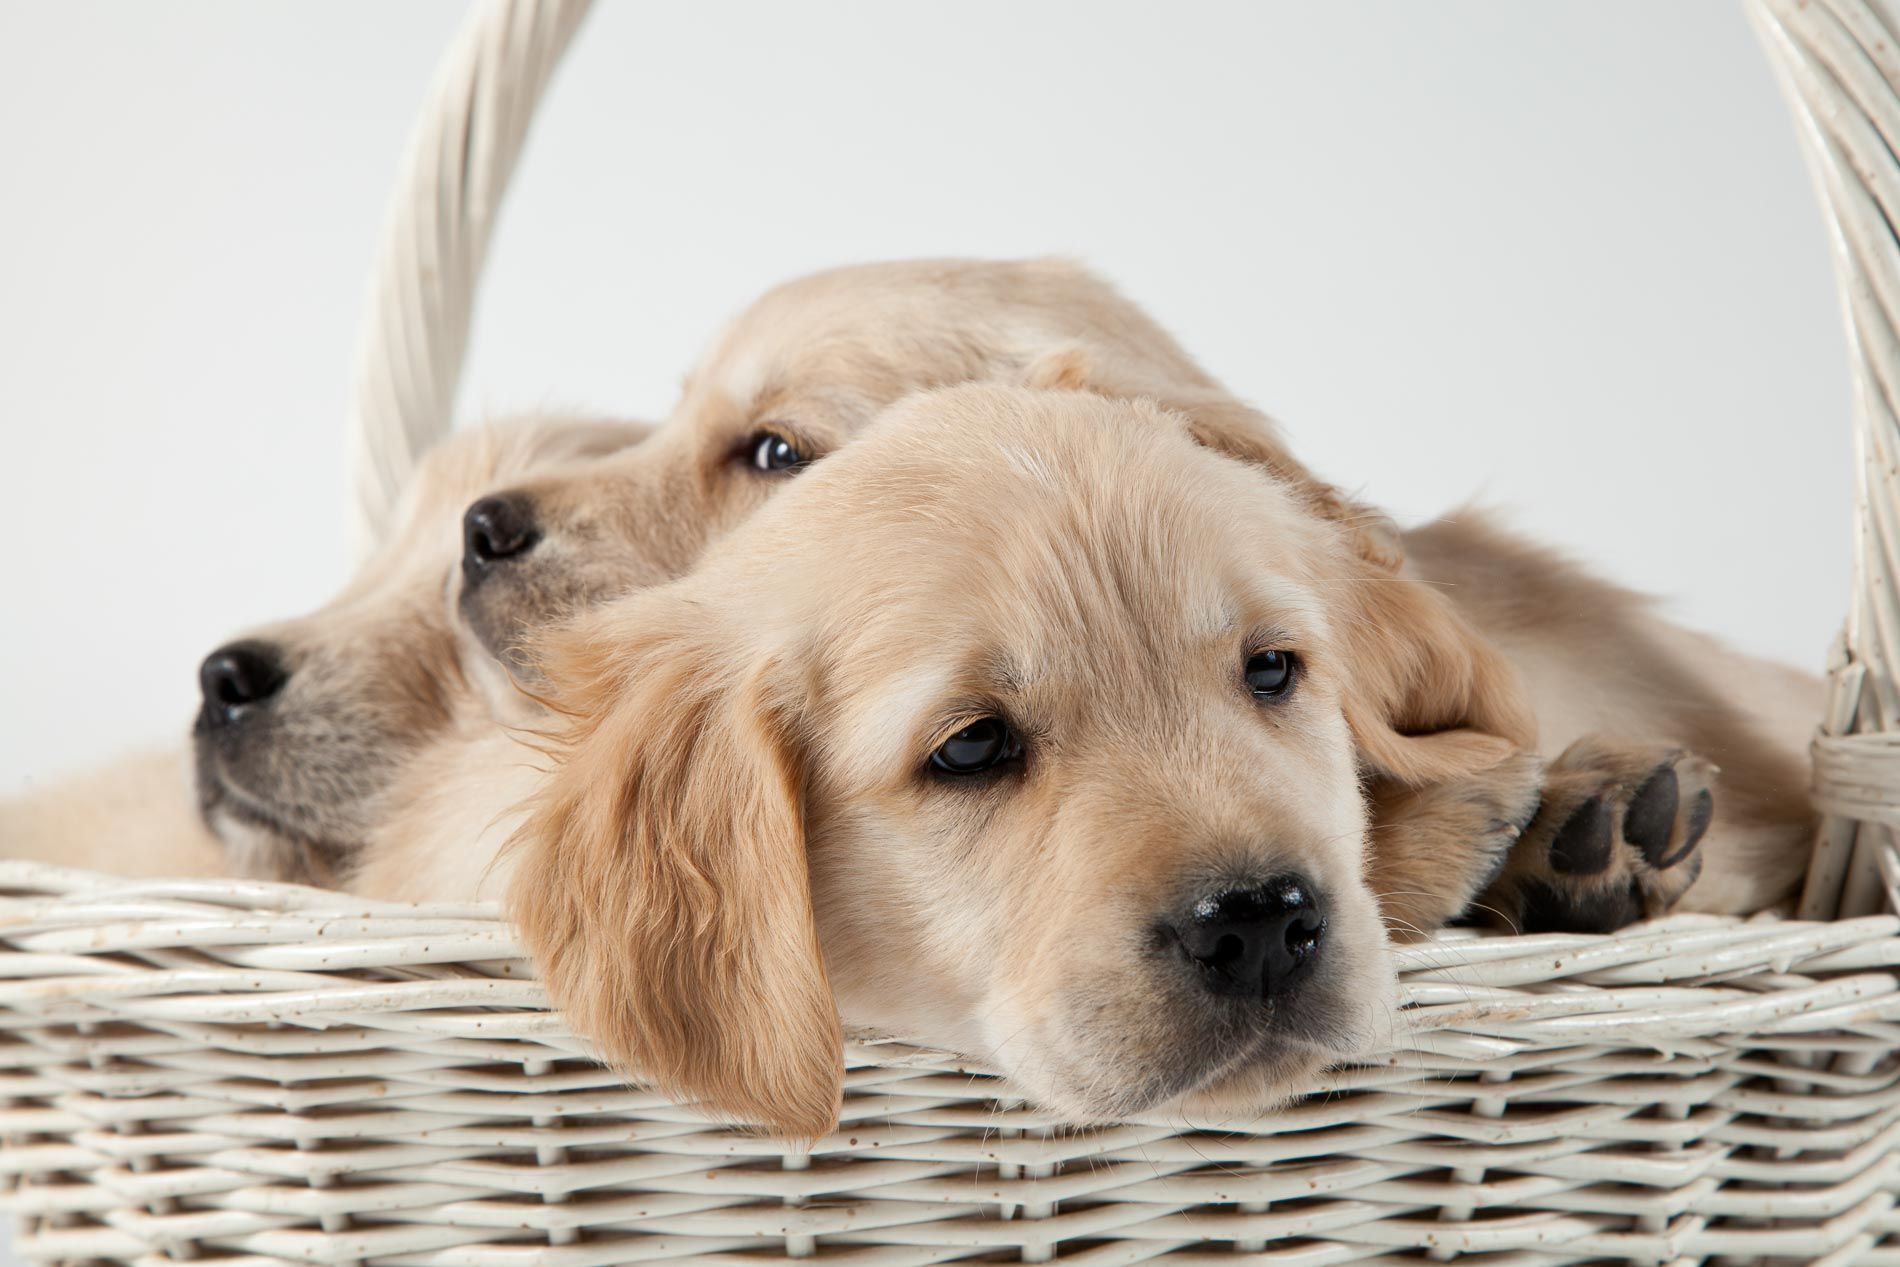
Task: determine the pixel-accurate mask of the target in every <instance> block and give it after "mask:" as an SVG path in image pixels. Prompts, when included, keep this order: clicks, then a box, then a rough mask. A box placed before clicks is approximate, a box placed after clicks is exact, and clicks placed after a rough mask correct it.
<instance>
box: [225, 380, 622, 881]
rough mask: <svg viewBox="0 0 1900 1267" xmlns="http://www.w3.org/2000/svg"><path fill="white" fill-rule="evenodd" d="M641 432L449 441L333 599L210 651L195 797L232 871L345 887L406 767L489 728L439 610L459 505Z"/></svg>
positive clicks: (521, 427) (568, 430)
mask: <svg viewBox="0 0 1900 1267" xmlns="http://www.w3.org/2000/svg"><path fill="white" fill-rule="evenodd" d="M646 434H647V428H646V427H645V426H643V425H641V424H638V423H631V422H609V421H600V420H593V419H577V418H533V419H527V420H524V421H518V422H514V423H511V424H505V425H496V426H487V427H479V428H474V429H471V430H468V431H465V432H460V433H457V434H456V435H453V436H451V437H450V438H448V439H446V440H444V441H443V442H442V443H441V444H439V445H438V446H437V447H436V448H435V449H434V450H433V451H432V452H430V453H429V454H428V456H427V457H426V458H425V459H424V460H423V462H422V463H421V465H420V466H419V468H418V469H417V472H416V476H415V479H414V480H413V482H412V483H411V485H410V486H409V488H408V489H407V490H406V491H405V493H404V495H403V500H402V504H401V507H400V508H399V511H398V515H397V520H396V527H395V530H394V532H393V533H392V535H391V537H390V539H389V541H388V542H387V543H385V544H384V545H383V547H382V548H381V549H380V550H379V551H378V552H377V553H376V555H375V556H374V557H373V558H371V559H370V560H369V561H368V562H367V563H365V565H364V566H363V567H362V569H361V570H360V571H359V572H358V574H357V575H356V576H355V577H354V578H353V579H352V580H351V582H350V583H349V585H348V586H347V587H346V588H345V589H344V590H343V592H342V593H341V594H339V595H337V597H336V598H334V599H333V600H331V601H330V602H329V603H327V604H325V605H324V606H323V607H320V608H318V609H317V610H316V611H314V612H312V613H310V614H309V615H307V616H304V617H301V618H299V619H296V620H289V621H283V622H280V623H278V624H274V625H269V626H266V627H264V628H261V629H255V630H252V631H250V632H249V633H247V634H245V635H244V636H243V637H241V638H238V639H237V640H235V641H233V642H230V643H227V644H226V645H224V646H222V647H219V648H218V649H217V650H215V651H213V652H212V653H211V654H210V655H209V656H207V657H206V658H205V660H204V663H203V665H202V666H201V667H200V670H199V679H200V684H201V687H202V695H203V704H202V707H201V709H200V711H199V714H198V718H197V721H196V723H195V726H194V728H193V732H192V743H193V750H194V754H195V762H196V769H197V795H198V802H199V810H200V813H201V815H202V818H203V820H204V822H205V823H206V824H208V825H209V827H210V828H211V830H212V831H213V832H214V833H215V834H216V835H217V837H218V838H219V839H220V840H222V841H223V842H224V845H225V848H226V853H227V864H226V865H227V866H228V867H229V869H230V870H231V871H232V873H234V874H240V875H247V876H252V877H256V878H262V879H277V880H294V881H300V882H304V883H312V884H324V885H335V884H340V883H343V882H345V881H346V880H347V877H348V875H349V873H350V872H351V871H352V870H353V868H354V867H355V866H356V865H357V863H358V860H359V859H358V855H359V853H360V849H361V846H362V843H363V841H364V840H365V839H366V838H367V836H368V835H369V833H370V832H371V830H372V829H373V828H374V827H375V826H376V825H378V824H379V823H381V822H382V821H383V820H384V819H385V818H386V817H387V816H388V815H389V814H390V813H391V812H392V806H391V802H390V800H389V793H390V789H391V787H392V785H394V784H395V783H396V782H397V780H398V779H399V778H400V776H401V775H402V773H403V771H404V770H405V768H406V767H407V766H409V765H410V764H412V763H414V762H416V761H418V760H421V759H423V758H424V757H426V755H427V754H429V753H430V752H432V751H433V750H434V749H435V748H436V747H437V746H439V745H441V744H442V743H444V742H446V741H447V738H448V737H449V736H451V735H452V734H454V733H456V732H457V730H458V728H461V727H466V726H470V725H482V726H488V727H490V728H492V726H493V723H492V722H491V721H490V720H489V719H488V717H487V712H486V708H485V705H484V704H483V703H482V701H481V699H480V697H479V696H478V695H477V694H476V693H475V692H474V691H473V690H472V689H471V687H470V680H469V677H468V676H467V674H466V673H465V672H464V667H463V665H462V663H461V661H460V659H459V658H458V647H459V644H458V642H457V637H456V631H455V620H454V617H453V613H452V609H451V607H450V598H449V593H450V584H451V580H452V578H454V577H455V576H456V575H457V573H458V571H459V568H460V559H461V554H462V533H461V527H460V522H461V513H462V509H463V508H464V507H465V506H467V504H468V503H469V501H470V500H471V499H473V498H476V497H478V496H480V495H481V493H482V492H483V491H485V490H487V489H490V488H493V487H495V486H496V485H498V484H508V483H513V482H516V481H519V480H521V479H524V478H527V477H528V476H530V475H532V474H535V473H537V472H540V471H550V470H556V469H560V468H562V467H564V466H567V465H570V464H574V463H583V462H586V461H590V460H599V459H600V458H602V457H603V456H604V455H607V454H611V453H614V452H616V451H618V450H621V449H624V448H627V447H628V446H630V445H634V444H636V443H637V442H639V441H640V440H642V439H643V438H644V437H645V436H646Z"/></svg>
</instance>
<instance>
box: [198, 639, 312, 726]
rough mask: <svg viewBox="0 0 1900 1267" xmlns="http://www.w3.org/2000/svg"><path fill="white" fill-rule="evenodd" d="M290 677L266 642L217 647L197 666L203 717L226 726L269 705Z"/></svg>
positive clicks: (281, 661)
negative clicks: (202, 700) (258, 708)
mask: <svg viewBox="0 0 1900 1267" xmlns="http://www.w3.org/2000/svg"><path fill="white" fill-rule="evenodd" d="M289 678H290V674H289V673H288V672H287V671H286V670H285V669H284V662H283V657H282V656H281V655H279V654H278V651H277V649H276V648H275V647H273V646H271V645H270V644H269V643H265V642H233V643H231V644H230V645H228V646H223V647H219V648H218V649H217V650H216V651H213V652H212V653H211V654H210V655H208V656H206V657H205V659H204V663H203V664H201V665H199V666H198V689H199V691H200V692H202V693H203V695H204V712H205V717H206V718H208V719H209V720H210V721H212V722H213V723H215V724H217V725H223V726H228V725H230V724H232V723H233V722H235V721H237V720H238V718H240V717H242V716H243V715H244V714H245V713H246V712H248V711H249V710H251V709H253V708H255V707H257V706H258V705H260V704H264V703H267V702H269V700H270V699H271V697H272V696H274V695H276V694H277V692H279V691H281V690H283V689H284V683H285V682H286V681H288V680H289Z"/></svg>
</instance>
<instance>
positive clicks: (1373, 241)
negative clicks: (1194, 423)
mask: <svg viewBox="0 0 1900 1267" xmlns="http://www.w3.org/2000/svg"><path fill="white" fill-rule="evenodd" d="M461 10H462V5H461V4H460V3H456V2H447V3H445V2H442V0H430V2H427V3H424V2H420V0H408V2H406V3H403V4H388V3H368V2H361V0H359V2H354V3H334V2H330V0H324V2H321V3H319V2H316V0H311V2H309V3H295V4H268V5H265V4H255V3H245V2H232V3H217V4H211V3H181V2H174V3H170V4H165V5H151V4H144V3H112V4H101V3H92V2H79V3H76V2H73V0H62V2H61V3H58V4H53V3H36V4H27V3H10V2H9V3H4V5H3V6H0V195H4V196H3V197H0V229H3V230H4V231H3V232H0V427H4V428H5V430H4V445H0V494H3V496H4V500H3V501H0V543H3V545H4V549H3V552H0V557H3V558H4V560H5V563H4V567H5V580H4V583H0V664H3V665H4V671H0V718H4V725H0V793H4V792H6V791H9V790H12V789H17V788H19V787H22V786H24V785H25V784H26V783H28V782H30V781H32V780H35V779H38V778H43V777H45V776H47V775H49V774H52V773H55V772H57V771H60V770H64V769H69V768H74V767H77V766H80V765H83V764H85V763H87V762H89V761H93V760H96V759H100V758H102V757H104V756H107V755H109V754H110V753H112V752H114V751H116V750H119V749H122V748H125V747H127V746H129V745H132V744H136V743H144V742H149V741H162V740H166V739H168V738H171V737H173V736H176V735H178V734H179V733H180V732H181V731H182V728H183V727H184V725H185V724H186V722H187V720H188V718H189V716H190V714H191V712H192V708H193V671H194V666H195V664H196V662H197V660H198V659H199V657H200V656H202V655H203V654H204V652H206V651H207V650H209V649H210V648H211V647H212V646H213V645H215V644H216V643H217V642H218V641H220V640H221V639H222V638H224V637H226V636H227V635H229V634H230V633H232V632H235V631H237V630H239V629H241V628H243V627H244V626H246V625H247V624H249V623H251V622H254V621H258V620H262V619H267V618H275V617H279V616H284V615H288V614H291V613H294V612H297V611H301V610H303V609H306V608H308V607H310V606H313V605H314V604H316V603H317V602H319V601H321V600H322V599H323V598H324V597H325V596H326V595H327V594H328V593H329V592H330V591H331V590H333V589H334V588H335V587H336V586H337V585H338V584H339V583H340V581H341V580H342V578H343V576H344V572H345V560H344V553H343V544H342V533H341V531H340V524H341V506H342V503H343V488H342V445H341V439H340V436H341V432H340V421H341V417H342V414H343V407H344V401H345V396H346V392H347V389H348V371H349V365H350V360H351V351H352V346H353V340H354V331H355V326H356V321H357V317H358V315H359V309H360V307H361V304H362V301H363V297H364V294H365V284H366V277H367V271H368V267H369V263H370V260H371V258H372V254H373V250H374V246H375V242H376V231H377V228H378V226H379V223H380V221H381V217H382V211H383V206H384V199H385V196H386V194H387V191H388V189H389V186H390V182H391V178H392V175H393V172H394V169H395V165H396V160H397V156H398V153H399V151H400V148H401V145H402V141H403V139H404V136H405V134H406V132H407V129H408V127H409V124H410V121H411V118H412V115H413V112H414V111H415V109H416V107H417V105H418V104H419V102H420V99H421V96H422V94H423V91H424V88H425V85H426V84H427V82H428V79H429V76H430V73H431V70H432V67H433V65H434V62H435V59H436V57H437V54H438V53H439V51H440V50H441V49H442V48H443V46H444V45H445V44H446V42H447V41H448V39H449V36H450V33H451V31H452V30H453V28H454V26H455V24H456V21H457V19H458V17H459V16H460V13H461ZM1043 252H1061V253H1068V254H1073V255H1076V256H1079V257H1081V258H1082V259H1084V260H1086V261H1087V262H1089V263H1091V264H1093V265H1094V266H1096V267H1098V268H1099V269H1101V270H1103V271H1104V272H1106V273H1107V274H1108V275H1109V276H1111V277H1113V278H1115V279H1116V280H1118V281H1119V282H1121V283H1122V284H1123V285H1124V286H1125V287H1126V289H1127V290H1128V291H1129V292H1130V293H1131V294H1132V295H1133V296H1134V297H1135V298H1137V299H1138V300H1140V301H1142V302H1143V303H1145V304H1147V305H1148V306H1149V307H1150V308H1151V309H1152V310H1153V311H1155V312H1156V313H1157V314H1158V315H1159V316H1160V317H1161V318H1162V320H1163V321H1164V322H1165V323H1167V324H1168V325H1170V326H1171V327H1172V328H1173V329H1175V330H1176V331H1177V332H1178V333H1179V334H1180V335H1181V336H1182V338H1183V339H1184V341H1185V342H1186V343H1187V345H1188V346H1189V347H1190V348H1192V349H1194V350H1195V351H1196V352H1197V353H1198V354H1199V355H1200V356H1201V357H1202V358H1203V359H1204V360H1205V361H1206V362H1207V363H1208V365H1209V366H1210V367H1211V368H1212V369H1213V370H1214V371H1215V372H1216V373H1217V374H1219V375H1220V376H1222V377H1223V378H1225V379H1226V380H1227V381H1228V382H1229V383H1230V384H1231V385H1232V386H1234V387H1235V388H1236V389H1237V390H1239V391H1240V392H1241V393H1242V394H1244V395H1246V396H1248V397H1250V398H1252V399H1254V400H1255V401H1257V402H1258V403H1260V404H1261V405H1263V406H1265V407H1266V408H1268V409H1270V410H1271V411H1273V412H1275V413H1276V414H1278V415H1280V416H1281V417H1282V418H1284V419H1285V421H1286V422H1287V423H1288V425H1289V427H1290V428H1291V430H1292V433H1293V435H1294V437H1295V439H1296V442H1297V444H1298V446H1299V448H1300V450H1301V451H1302V452H1303V454H1304V455H1305V456H1306V457H1307V458H1308V459H1309V460H1310V461H1311V462H1312V463H1313V465H1315V466H1316V467H1317V468H1319V469H1320V470H1322V471H1323V472H1325V473H1326V474H1328V475H1330V476H1332V477H1333V478H1335V479H1337V480H1339V481H1341V482H1343V483H1346V484H1349V485H1354V486H1358V487H1361V488H1363V489H1364V490H1365V491H1366V492H1367V494H1369V495H1370V497H1371V498H1372V499H1373V500H1375V501H1379V502H1382V503H1384V504H1386V505H1388V506H1390V507H1392V508H1394V509H1396V510H1398V511H1400V512H1401V513H1403V514H1404V515H1407V516H1412V517H1417V516H1422V515H1425V514H1428V513H1431V512H1434V511H1437V510H1441V509H1444V508H1447V507H1449V506H1451V505H1453V504H1455V503H1457V502H1459V501H1461V500H1462V499H1466V498H1470V497H1472V496H1474V495H1481V496H1482V497H1484V498H1486V499H1488V500H1492V501H1496V502H1501V503H1504V504H1506V505H1509V506H1511V507H1514V508H1516V510H1517V511H1518V513H1519V516H1520V518H1521V521H1522V522H1523V523H1524V524H1525V525H1526V526H1527V527H1529V528H1530V529H1531V530H1533V531H1535V532H1536V533H1538V534H1540V535H1542V536H1544V537H1546V538H1549V539H1552V540H1555V541H1558V542H1561V543H1563V544H1565V545H1566V546H1568V547H1569V548H1570V549H1572V550H1573V551H1575V552H1576V553H1578V554H1581V555H1583V556H1585V557H1587V558H1589V559H1591V560H1593V561H1594V562H1596V563H1598V564H1600V565H1601V566H1602V567H1603V568H1604V569H1605V570H1607V571H1608V572H1610V573H1611V574H1612V575H1614V576H1616V577H1619V578H1621V579H1623V580H1625V581H1627V582H1629V583H1632V584H1634V585H1637V586H1639V587H1641V588H1644V589H1647V590H1650V591H1654V592H1656V593H1659V594H1664V595H1667V596H1669V598H1670V601H1671V608H1672V610H1673V611H1675V612H1676V613H1678V614H1679V615H1680V616H1681V617H1682V618H1683V619H1684V620H1686V621H1689V622H1691V623H1693V624H1695V625H1698V626H1702V627H1705V628H1708V629H1712V630H1715V631H1718V632H1720V633H1722V634H1724V635H1726V636H1728V637H1729V638H1731V639H1733V640H1734V641H1736V642H1739V643H1741V644H1742V645H1743V646H1745V647H1748V648H1750V649H1753V650H1755V651H1758V652H1762V653H1766V654H1769V655H1774V656H1780V657H1786V658H1789V659H1791V660H1794V661H1798V662H1801V663H1804V664H1808V665H1815V666H1818V665H1819V663H1820V662H1821V659H1822V656H1823V653H1824V650H1825V646H1826V643H1827V640H1828V639H1829V638H1830V637H1831V636H1832V633H1833V631H1834V629H1835V627H1836V625H1837V623H1838V620H1839V616H1840V613H1841V611H1842V609H1843V606H1844V602H1845V589H1846V577H1847V561H1848V557H1849V535H1848V520H1847V506H1848V499H1849V492H1850V483H1849V466H1848V427H1847V409H1848V399H1847V391H1846V387H1845V381H1846V370H1845V354H1844V351H1843V346H1842V337H1841V334H1840V331H1839V323H1838V316H1837V311H1836V307H1835V300H1834V297H1833V288H1832V281H1831V279H1830V276H1829V273H1828V259H1827V255H1826V249H1825V239H1824V237H1823V234H1822V230H1821V223H1820V218H1819V215H1818V213H1817V211H1816V210H1815V208H1814V206H1813V204H1812V198H1811V194H1810V189H1809V185H1808V181H1807V177H1806V174H1805V172H1804V170H1803V168H1802V166H1801V163H1800V159H1799V155H1798V153H1797V150H1796V146H1795V141H1794V133H1793V129H1792V126H1791V124H1790V122H1789V120H1788V116H1787V114H1786V111H1785V110H1784V108H1783V107H1782V105H1781V103H1780V100H1779V98H1778V97H1777V95H1776V91H1775V88H1774V85H1773V83H1772V81H1771V79H1770V76H1769V73H1768V71H1767V70H1766V68H1765V64H1764V62H1763V59H1762V56H1761V54H1760V52H1759V50H1758V49H1757V47H1756V45H1755V42H1754V39H1753V36H1752V33H1751V32H1750V31H1749V29H1748V28H1747V26H1746V24H1745V22H1744V20H1743V18H1742V16H1741V13H1740V10H1739V6H1738V5H1736V4H1732V3H1730V2H1729V0H1693V2H1691V0H1670V2H1669V3H1667V4H1659V3H1655V2H1654V0H1615V2H1610V0H1568V2H1561V3H1560V2H1557V0H1543V2H1542V3H1539V4H1536V5H1526V4H1521V3H1510V2H1508V0H1498V2H1496V3H1446V2H1444V0H1440V2H1439V3H1436V4H1433V5H1418V4H1407V3H1401V2H1394V3H1380V4H1366V3H1353V4H1332V5H1315V4H1310V3H1301V4H1291V3H1282V4H1260V3H1220V4H1214V3H1175V4H1169V5H1152V4H1134V3H1125V4H1102V3H1088V4H1082V3H1074V4H1068V3H1064V4H1055V3H1049V4H1034V3H1020V2H1011V3H991V2H985V0H978V2H972V0H959V3H955V4H899V5H888V4H879V3H869V2H856V0H854V2H851V3H832V4H825V5H821V6H814V5H783V4H766V3H738V2H712V3H707V2H703V0H702V2H701V3H695V4H692V5H682V4H634V3H626V2H622V3H613V2H611V0H610V2H608V3H604V4H603V5H602V7H601V8H600V10H599V11H598V12H597V13H596V14H595V15H594V17H593V18H592V19H591V20H590V25H589V26H588V27H587V28H586V29H584V30H583V32H582V35H581V38H580V40H579V42H578V45H577V46H576V49H575V51H574V53H573V55H572V56H571V57H570V59H569V61H568V63H567V65H566V67H565V69H564V70H563V72H562V74H561V77H560V78H559V79H558V80H557V83H556V88H555V92H554V94H553V97H552V99H551V101H550V102H549V103H548V104H547V106H546V108H545V109H544V111H543V114H542V116H541V119H540V121H539V123H538V125H537V132H536V135H535V137H534V138H533V140H532V142H531V144H530V147H529V154H528V158H527V161H526V162H525V164H524V166H523V167H522V169H521V171H520V173H519V176H518V179H517V183H516V192H515V195H514V197H513V199H512V201H511V203H510V204H509V206H508V208H507V211H506V215H505V218H504V221H503V224H502V229H501V232H500V236H499V241H498V244H497V248H496V251H495V254H494V256H493V260H492V269H491V273H490V279H489V284H488V287H487V290H486V294H485V296H484V301H483V306H482V311H481V317H480V324H479V328H478V331H477V336H476V340H475V348H474V351H473V355H472V359H471V375H470V381H469V384H468V390H467V392H466V395H465V398H464V405H465V410H464V412H465V415H466V416H469V417H475V416H479V415H481V414H483V413H484V412H491V411H499V410H505V409H512V408H516V407H520V406H532V405H536V404H547V403H555V404H575V405H586V406H595V407H600V408H606V409H612V410H619V411H625V412H629V413H635V414H646V415H653V414H657V413H659V412H660V411H662V410H664V409H665V407H666V406H667V404H668V403H669V401H670V400H671V397H672V394H673V390H674V387H675V385H676V383H677V381H678V377H679V375H680V374H681V373H682V371H683V370H684V369H685V368H686V366H687V364H688V363H689V361H690V359H691V358H692V357H693V356H694V355H695V353H696V351H697V350H698V347H699V344H700V342H701V341H702V340H703V339H704V338H706V337H707V336H708V335H709V334H710V333H711V332H712V330H713V328H714V327H715V325H716V324H717V323H718V321H719V320H720V319H721V318H722V317H724V316H725V315H726V314H728V313H730V312H731V311H733V310H734V309H736V308H737V307H739V306H740V305H742V304H743V303H745V302H746V301H747V300H748V299H749V298H750V297H751V296H752V295H753V294H755V293H756V292H758V291H759V290H761V289H762V288H764V287H765V286H767V285H769V284H771V283H773V282H775V281H777V280H780V279H783V278H785V277H788V276H790V275H793V274H797V273H800V272H803V271H806V270H809V269H812V268H816V267H820V266H824V265H828V264H833V263H839V262H845V261H852V260H865V259H875V258H884V257H895V256H911V255H925V254H945V253H954V254H972V255H1018V254H1027V253H1043Z"/></svg>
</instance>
